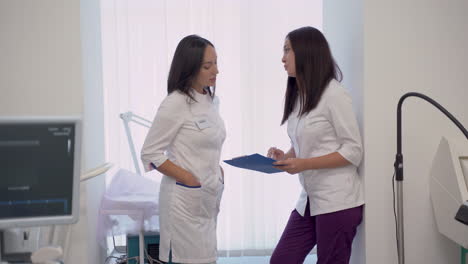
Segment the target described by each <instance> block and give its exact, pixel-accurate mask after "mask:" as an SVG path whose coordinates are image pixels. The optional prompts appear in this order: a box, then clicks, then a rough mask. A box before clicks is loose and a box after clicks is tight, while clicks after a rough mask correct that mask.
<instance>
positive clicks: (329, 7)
mask: <svg viewBox="0 0 468 264" xmlns="http://www.w3.org/2000/svg"><path fill="white" fill-rule="evenodd" d="M362 10H363V2H362V1H361V0H354V1H341V0H325V1H323V32H324V34H325V37H326V38H327V40H328V42H329V44H330V47H331V49H332V53H333V57H334V58H335V60H336V63H337V64H338V65H339V67H340V69H341V71H342V72H343V81H342V83H343V85H344V86H345V87H346V88H347V89H348V90H349V91H350V92H351V95H352V97H353V106H354V111H355V113H356V115H357V117H358V122H359V127H360V130H361V136H362V137H363V139H365V135H364V134H363V133H362V132H363V125H364V124H363V115H364V114H363V104H364V96H363V93H364V87H363V78H364V73H363V71H364V59H363V52H364V50H363V17H362ZM364 166H365V164H364V162H363V163H362V164H361V168H360V176H361V177H365V175H364V170H363V168H364ZM365 213H366V212H365ZM364 227H365V220H364V221H363V223H362V224H361V225H360V226H359V227H358V230H357V234H356V238H355V240H354V243H353V251H352V255H351V263H356V264H362V263H365V239H364V238H365V228H364Z"/></svg>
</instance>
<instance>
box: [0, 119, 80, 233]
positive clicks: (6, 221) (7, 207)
mask: <svg viewBox="0 0 468 264" xmlns="http://www.w3.org/2000/svg"><path fill="white" fill-rule="evenodd" d="M80 129H81V127H80V122H79V119H78V118H59V117H51V118H16V119H15V118H3V119H0V228H1V229H4V228H10V227H21V226H40V225H49V224H67V223H73V222H76V220H77V212H78V208H76V207H77V205H78V192H79V188H78V187H79V171H80V163H79V160H80V155H81V152H80V142H81V141H80V135H81V130H80Z"/></svg>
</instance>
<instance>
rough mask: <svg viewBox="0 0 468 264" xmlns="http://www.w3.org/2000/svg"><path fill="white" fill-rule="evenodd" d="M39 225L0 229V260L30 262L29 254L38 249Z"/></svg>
mask: <svg viewBox="0 0 468 264" xmlns="http://www.w3.org/2000/svg"><path fill="white" fill-rule="evenodd" d="M39 236H40V228H39V227H30V228H12V229H5V230H0V261H3V262H7V263H8V262H14V263H31V254H32V252H35V251H37V250H38V249H39Z"/></svg>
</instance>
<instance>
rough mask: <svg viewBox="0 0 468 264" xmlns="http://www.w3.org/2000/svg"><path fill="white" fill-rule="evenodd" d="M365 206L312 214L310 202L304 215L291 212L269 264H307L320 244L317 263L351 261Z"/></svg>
mask: <svg viewBox="0 0 468 264" xmlns="http://www.w3.org/2000/svg"><path fill="white" fill-rule="evenodd" d="M362 210H363V206H358V207H354V208H350V209H346V210H342V211H338V212H333V213H328V214H322V215H316V216H310V213H309V203H307V206H306V211H305V214H304V217H302V216H301V215H300V214H299V213H298V212H297V211H296V210H294V211H293V212H292V213H291V216H290V217H289V221H288V223H287V225H286V228H285V229H284V231H283V234H282V235H281V238H280V241H279V242H278V245H276V248H275V250H274V251H273V254H272V256H271V259H270V264H299V263H304V259H305V258H306V256H307V254H309V252H310V251H311V250H312V249H313V248H314V246H315V245H317V257H318V261H317V264H348V263H349V258H350V256H351V245H352V243H353V239H354V236H355V235H356V227H357V226H358V225H359V224H360V223H361V220H362Z"/></svg>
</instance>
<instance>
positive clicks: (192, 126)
mask: <svg viewBox="0 0 468 264" xmlns="http://www.w3.org/2000/svg"><path fill="white" fill-rule="evenodd" d="M193 95H194V97H195V99H196V100H197V101H198V102H193V101H190V99H189V97H188V96H186V95H184V94H182V93H180V92H178V91H175V92H172V93H171V94H170V95H168V96H167V97H166V98H165V99H164V101H163V102H162V103H161V106H160V107H159V109H158V112H157V114H156V117H155V119H154V122H153V125H152V127H151V129H150V130H149V132H148V135H147V137H146V139H145V143H144V145H143V148H142V155H141V158H142V161H143V164H144V166H145V168H146V170H149V169H150V168H151V167H150V166H151V163H153V164H154V165H155V166H160V165H161V164H163V163H164V162H165V161H166V160H167V159H170V160H171V161H172V162H173V163H175V164H176V165H178V166H180V167H182V168H184V169H185V170H187V171H189V172H191V173H192V174H193V175H194V176H195V177H197V179H198V180H199V181H200V183H201V187H198V188H194V187H188V186H184V185H182V184H180V183H176V181H175V179H174V178H172V177H168V176H164V177H163V179H162V182H161V188H160V195H159V208H160V216H159V219H160V235H161V241H160V253H159V257H160V259H161V260H162V261H165V262H167V261H168V260H169V252H170V251H172V261H173V262H177V263H209V262H214V261H216V258H217V257H216V255H217V250H216V247H217V246H216V244H217V243H216V218H217V215H218V212H219V205H220V201H221V196H222V193H223V189H224V179H223V176H222V174H221V170H220V165H219V162H220V154H221V146H222V144H223V142H224V139H225V137H226V132H225V127H224V122H223V120H222V119H221V117H220V116H219V113H218V99H217V98H216V97H215V98H214V99H212V98H211V97H210V96H209V95H208V94H205V95H204V94H200V93H197V92H195V91H194V92H193Z"/></svg>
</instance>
